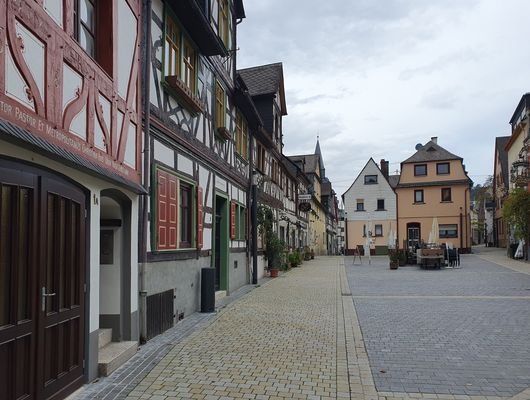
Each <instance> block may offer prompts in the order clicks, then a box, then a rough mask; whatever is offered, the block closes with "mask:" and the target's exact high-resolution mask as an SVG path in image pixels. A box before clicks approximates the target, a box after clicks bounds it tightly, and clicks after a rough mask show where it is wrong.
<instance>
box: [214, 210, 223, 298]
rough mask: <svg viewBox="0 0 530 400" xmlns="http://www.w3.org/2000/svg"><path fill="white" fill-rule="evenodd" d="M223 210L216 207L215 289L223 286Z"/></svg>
mask: <svg viewBox="0 0 530 400" xmlns="http://www.w3.org/2000/svg"><path fill="white" fill-rule="evenodd" d="M221 219H222V217H221V210H220V207H216V211H215V233H214V266H215V290H216V291H217V290H220V288H221Z"/></svg>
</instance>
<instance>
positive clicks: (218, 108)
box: [215, 82, 225, 128]
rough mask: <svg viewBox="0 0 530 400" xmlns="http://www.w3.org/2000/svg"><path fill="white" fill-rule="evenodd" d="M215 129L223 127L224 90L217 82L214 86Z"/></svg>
mask: <svg viewBox="0 0 530 400" xmlns="http://www.w3.org/2000/svg"><path fill="white" fill-rule="evenodd" d="M215 127H216V128H224V127H225V90H224V89H223V87H222V86H221V84H220V83H219V82H217V83H216V86H215Z"/></svg>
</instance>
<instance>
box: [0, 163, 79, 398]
mask: <svg viewBox="0 0 530 400" xmlns="http://www.w3.org/2000/svg"><path fill="white" fill-rule="evenodd" d="M22 171H24V172H22ZM26 171H27V172H26ZM84 266H85V196H84V194H83V192H81V191H80V190H79V189H77V188H75V187H73V186H71V185H70V184H67V183H66V182H64V181H62V180H60V179H54V178H52V177H50V176H49V175H48V174H46V173H43V174H42V175H41V174H40V173H39V171H38V170H34V169H32V168H29V167H25V166H20V165H16V164H14V163H11V162H1V164H0V399H6V400H12V399H48V398H62V397H65V396H66V395H67V394H69V393H70V392H71V391H73V390H74V389H76V388H77V387H79V386H80V385H81V384H82V377H83V359H84V357H83V354H84V270H85V268H84ZM43 288H44V289H43ZM43 290H44V291H43ZM43 295H44V296H43Z"/></svg>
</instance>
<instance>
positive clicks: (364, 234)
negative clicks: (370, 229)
mask: <svg viewBox="0 0 530 400" xmlns="http://www.w3.org/2000/svg"><path fill="white" fill-rule="evenodd" d="M363 237H366V225H363Z"/></svg>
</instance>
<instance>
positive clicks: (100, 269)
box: [0, 0, 144, 399]
mask: <svg viewBox="0 0 530 400" xmlns="http://www.w3.org/2000/svg"><path fill="white" fill-rule="evenodd" d="M140 26H141V2H140V1H139V0H115V1H98V0H69V1H59V0H38V1H33V0H31V1H30V0H0V69H1V71H0V370H1V371H3V373H2V376H1V378H0V398H2V399H15V398H17V399H18V398H35V399H43V398H52V397H53V398H63V397H65V396H67V395H68V394H69V393H70V392H72V391H73V390H75V389H76V388H77V387H79V386H80V385H81V384H82V383H83V382H86V381H89V380H92V379H94V378H95V377H97V374H98V361H101V357H102V356H101V354H98V347H99V346H98V341H99V336H100V335H99V333H100V328H109V330H108V331H105V332H106V336H107V337H108V338H109V339H108V340H112V341H123V340H127V341H129V343H128V344H126V347H127V348H128V349H129V350H128V351H129V352H131V351H132V352H134V351H135V350H136V344H137V340H138V329H137V327H138V304H137V287H138V286H137V283H138V282H137V276H138V270H137V265H138V262H137V260H138V246H137V243H138V211H139V210H138V204H139V196H138V195H139V194H140V193H142V192H144V189H143V187H142V185H141V183H142V181H141V159H140V154H141V151H140V150H141V146H142V141H141V121H140V111H141V104H140V100H139V99H140V96H139V92H140V80H139V66H140V64H139V51H140V32H141V30H140Z"/></svg>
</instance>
